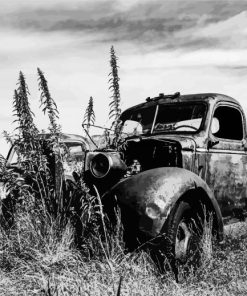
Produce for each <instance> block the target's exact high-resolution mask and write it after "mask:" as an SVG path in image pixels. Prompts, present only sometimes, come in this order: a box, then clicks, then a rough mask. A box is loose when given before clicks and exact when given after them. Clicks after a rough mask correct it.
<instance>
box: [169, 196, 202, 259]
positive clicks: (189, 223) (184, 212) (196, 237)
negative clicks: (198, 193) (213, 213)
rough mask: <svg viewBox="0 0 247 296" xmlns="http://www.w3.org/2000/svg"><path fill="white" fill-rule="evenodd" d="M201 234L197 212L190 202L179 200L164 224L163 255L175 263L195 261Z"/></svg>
mask: <svg viewBox="0 0 247 296" xmlns="http://www.w3.org/2000/svg"><path fill="white" fill-rule="evenodd" d="M201 235H202V226H201V223H200V219H199V212H198V211H197V210H194V208H193V207H192V206H191V204H190V203H188V202H186V201H181V202H180V203H179V204H178V206H177V208H176V209H175V210H174V211H173V212H172V213H171V215H170V216H169V218H168V220H167V222H166V225H165V231H164V236H165V239H164V251H165V255H166V256H167V257H168V259H172V261H173V262H176V263H182V264H184V263H187V262H188V261H190V262H192V261H194V260H195V261H197V259H198V257H199V254H200V250H199V247H200V237H201Z"/></svg>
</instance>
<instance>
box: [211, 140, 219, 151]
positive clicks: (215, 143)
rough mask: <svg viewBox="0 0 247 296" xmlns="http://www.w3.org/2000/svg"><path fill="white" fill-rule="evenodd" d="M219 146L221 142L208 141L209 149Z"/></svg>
mask: <svg viewBox="0 0 247 296" xmlns="http://www.w3.org/2000/svg"><path fill="white" fill-rule="evenodd" d="M217 144H219V141H212V140H208V149H210V148H212V147H214V146H215V145H217Z"/></svg>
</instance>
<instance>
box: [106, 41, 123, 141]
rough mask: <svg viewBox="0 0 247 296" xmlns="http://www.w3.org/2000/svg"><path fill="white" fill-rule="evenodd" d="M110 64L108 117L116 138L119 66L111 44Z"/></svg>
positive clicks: (119, 109) (118, 107)
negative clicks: (111, 120) (110, 93)
mask: <svg viewBox="0 0 247 296" xmlns="http://www.w3.org/2000/svg"><path fill="white" fill-rule="evenodd" d="M110 55H111V58H110V65H111V72H110V73H109V75H108V76H110V79H109V81H108V82H109V83H110V86H109V89H110V91H111V92H112V95H111V99H112V100H111V102H110V104H109V106H110V112H109V119H113V122H112V127H111V128H113V130H114V137H115V138H116V140H117V138H118V135H119V125H118V120H119V116H120V114H121V108H120V100H121V98H120V88H119V80H120V78H119V76H118V68H119V66H118V65H117V60H118V57H117V56H116V53H115V50H114V47H113V46H112V47H111V49H110Z"/></svg>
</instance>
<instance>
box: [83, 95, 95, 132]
mask: <svg viewBox="0 0 247 296" xmlns="http://www.w3.org/2000/svg"><path fill="white" fill-rule="evenodd" d="M94 122H95V113H94V110H93V97H90V99H89V102H88V106H87V108H86V111H85V114H84V119H83V124H86V126H87V131H88V132H89V128H90V125H93V124H94Z"/></svg>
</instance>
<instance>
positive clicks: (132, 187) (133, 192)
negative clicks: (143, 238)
mask: <svg viewBox="0 0 247 296" xmlns="http://www.w3.org/2000/svg"><path fill="white" fill-rule="evenodd" d="M199 188H200V189H202V190H203V191H204V192H205V193H206V196H207V197H208V199H209V200H210V202H211V203H212V206H213V207H214V209H215V211H216V214H217V219H218V224H219V226H220V232H222V231H223V228H222V227H223V224H222V217H221V213H220V209H219V207H218V204H217V201H216V200H215V198H214V196H213V194H212V192H211V190H210V189H209V187H208V186H207V184H206V183H205V182H204V181H203V180H202V179H201V178H200V177H198V176H197V175H195V174H194V173H192V172H190V171H188V170H185V169H181V168H173V167H167V168H157V169H152V170H148V171H144V172H142V173H139V174H138V175H136V176H133V177H131V178H128V179H125V180H123V181H120V182H119V183H118V184H117V185H115V186H114V187H113V188H112V189H111V190H110V192H108V193H107V194H106V195H105V196H103V200H104V199H108V198H111V197H110V196H114V197H116V198H117V200H118V202H119V203H120V204H123V205H127V206H128V207H130V208H131V209H134V210H135V211H136V213H137V215H138V216H139V217H140V220H139V229H140V231H142V232H145V233H148V234H149V236H151V237H154V236H156V235H157V234H159V233H160V231H161V229H162V226H163V225H164V222H165V220H166V218H167V216H168V215H169V213H170V210H171V208H172V207H173V206H174V204H175V203H176V202H177V201H178V199H179V198H180V197H181V196H183V194H184V193H185V192H188V191H189V190H196V189H199ZM198 198H199V196H198ZM149 210H150V212H151V211H152V212H153V216H152V213H151V214H149V213H148V211H149Z"/></svg>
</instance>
